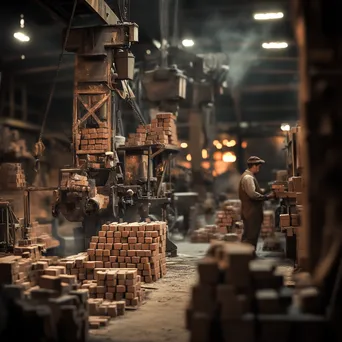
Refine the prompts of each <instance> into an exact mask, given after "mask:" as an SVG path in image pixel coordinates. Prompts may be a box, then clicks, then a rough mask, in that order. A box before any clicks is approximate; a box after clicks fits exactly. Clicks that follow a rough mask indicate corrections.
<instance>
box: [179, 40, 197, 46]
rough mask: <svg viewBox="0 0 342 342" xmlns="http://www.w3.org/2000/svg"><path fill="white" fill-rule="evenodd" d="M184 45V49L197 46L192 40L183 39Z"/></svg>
mask: <svg viewBox="0 0 342 342" xmlns="http://www.w3.org/2000/svg"><path fill="white" fill-rule="evenodd" d="M182 45H183V46H184V47H192V46H194V45H195V42H194V41H193V40H192V39H183V41H182Z"/></svg>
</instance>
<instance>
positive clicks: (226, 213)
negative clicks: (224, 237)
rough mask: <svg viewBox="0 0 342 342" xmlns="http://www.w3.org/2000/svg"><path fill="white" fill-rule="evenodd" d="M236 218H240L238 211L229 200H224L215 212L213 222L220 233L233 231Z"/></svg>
mask: <svg viewBox="0 0 342 342" xmlns="http://www.w3.org/2000/svg"><path fill="white" fill-rule="evenodd" d="M238 220H240V215H239V211H238V209H237V208H235V207H234V206H232V205H231V203H230V202H229V201H226V202H224V203H223V204H222V205H221V208H220V210H218V211H217V212H216V219H215V223H216V225H217V226H218V228H219V232H220V233H221V234H227V233H235V231H234V225H235V223H236V222H237V221H238Z"/></svg>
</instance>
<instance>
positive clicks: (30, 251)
mask: <svg viewBox="0 0 342 342" xmlns="http://www.w3.org/2000/svg"><path fill="white" fill-rule="evenodd" d="M41 248H42V247H41V246H39V245H37V244H32V243H31V241H30V240H19V241H18V245H17V246H15V247H14V255H15V256H19V257H23V258H30V259H32V260H34V261H37V260H39V259H40V258H41V256H42V255H41ZM0 260H1V259H0Z"/></svg>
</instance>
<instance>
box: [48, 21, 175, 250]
mask: <svg viewBox="0 0 342 342" xmlns="http://www.w3.org/2000/svg"><path fill="white" fill-rule="evenodd" d="M112 17H113V16H111V18H112ZM136 42H138V26H137V25H136V24H135V23H131V22H127V21H123V20H119V19H118V20H117V23H116V24H114V25H103V26H93V27H86V28H71V30H70V34H69V37H68V39H67V44H66V51H68V52H73V53H75V55H76V64H75V65H76V67H75V87H74V107H73V125H72V135H73V165H72V166H71V167H65V168H63V169H61V170H60V184H59V187H58V189H56V190H55V191H54V204H53V214H54V216H57V215H58V214H61V215H63V216H64V217H65V218H66V219H67V220H68V221H71V222H83V227H84V234H85V243H86V244H87V242H88V241H89V238H90V237H91V236H92V235H94V233H95V232H96V230H97V229H98V227H99V225H101V224H103V223H105V222H108V221H113V220H117V221H119V220H124V221H125V222H129V221H136V220H140V219H146V217H148V214H149V209H150V207H151V206H153V205H157V206H159V207H161V210H162V211H163V208H164V207H165V205H166V204H167V203H169V201H170V199H169V197H168V196H167V194H168V189H167V187H166V186H165V179H166V177H165V176H166V174H167V172H168V170H169V165H170V160H171V158H172V156H173V155H175V154H176V153H177V152H178V149H177V147H175V146H167V145H162V144H155V145H144V146H137V147H131V146H130V147H127V146H124V141H125V139H124V138H123V137H122V136H119V135H118V132H119V129H118V127H120V122H119V121H120V118H119V116H118V115H117V114H118V101H127V102H128V103H129V104H130V105H131V106H132V109H133V111H134V113H135V114H136V115H137V116H138V119H139V121H140V124H141V125H142V126H143V125H145V122H144V119H143V118H142V116H141V115H140V113H139V110H138V108H137V106H136V104H135V101H134V95H133V92H132V91H131V89H130V87H129V85H128V82H127V81H128V80H132V79H133V70H134V56H133V54H132V53H131V52H130V47H131V45H132V44H134V43H136ZM163 216H164V215H162V217H163Z"/></svg>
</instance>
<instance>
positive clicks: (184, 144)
mask: <svg viewBox="0 0 342 342" xmlns="http://www.w3.org/2000/svg"><path fill="white" fill-rule="evenodd" d="M180 147H181V148H187V147H188V144H187V143H186V142H182V143H181V144H180Z"/></svg>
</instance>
